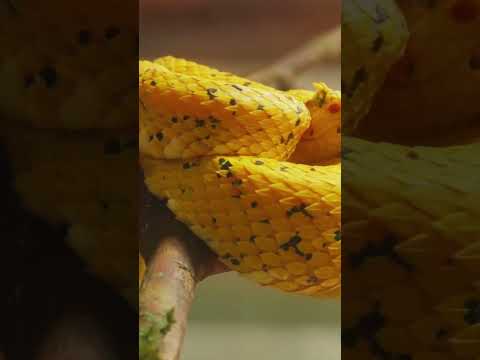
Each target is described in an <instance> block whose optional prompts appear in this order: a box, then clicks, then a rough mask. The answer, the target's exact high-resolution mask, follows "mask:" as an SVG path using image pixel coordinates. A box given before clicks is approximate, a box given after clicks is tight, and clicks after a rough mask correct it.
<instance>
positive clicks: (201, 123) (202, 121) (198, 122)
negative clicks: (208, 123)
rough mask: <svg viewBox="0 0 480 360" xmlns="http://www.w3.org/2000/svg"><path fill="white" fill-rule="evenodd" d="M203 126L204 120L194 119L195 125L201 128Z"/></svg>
mask: <svg viewBox="0 0 480 360" xmlns="http://www.w3.org/2000/svg"><path fill="white" fill-rule="evenodd" d="M204 126H205V120H202V119H196V120H195V127H197V128H201V127H204Z"/></svg>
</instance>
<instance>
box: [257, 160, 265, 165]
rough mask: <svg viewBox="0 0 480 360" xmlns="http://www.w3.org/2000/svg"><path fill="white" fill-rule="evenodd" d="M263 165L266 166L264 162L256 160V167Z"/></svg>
mask: <svg viewBox="0 0 480 360" xmlns="http://www.w3.org/2000/svg"><path fill="white" fill-rule="evenodd" d="M263 164H265V163H264V162H263V161H261V160H255V165H263Z"/></svg>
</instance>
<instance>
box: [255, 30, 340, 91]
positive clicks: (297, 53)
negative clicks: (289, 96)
mask: <svg viewBox="0 0 480 360" xmlns="http://www.w3.org/2000/svg"><path fill="white" fill-rule="evenodd" d="M340 55H341V27H340V26H338V27H336V28H334V29H333V30H330V31H329V32H327V33H323V34H320V35H318V36H316V37H315V38H314V39H312V40H311V41H309V42H307V43H306V44H305V45H303V46H302V47H300V48H298V49H295V50H293V51H292V52H291V53H289V54H287V55H286V56H285V57H283V58H281V59H280V60H279V61H278V62H276V63H274V64H271V65H269V66H267V67H265V68H263V69H260V70H258V71H256V72H254V73H253V74H251V75H250V76H249V77H250V78H251V79H252V80H255V81H258V82H261V83H263V84H265V85H270V86H273V87H276V88H278V89H280V90H288V89H291V88H293V87H294V83H295V78H296V76H298V75H299V74H301V73H303V72H305V71H306V70H308V69H309V68H311V67H312V66H314V65H317V64H320V63H325V62H338V61H339V60H340Z"/></svg>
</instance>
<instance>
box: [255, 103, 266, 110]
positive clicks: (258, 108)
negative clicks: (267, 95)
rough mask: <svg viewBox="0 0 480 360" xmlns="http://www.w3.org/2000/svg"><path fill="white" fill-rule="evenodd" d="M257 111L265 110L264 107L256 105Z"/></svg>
mask: <svg viewBox="0 0 480 360" xmlns="http://www.w3.org/2000/svg"><path fill="white" fill-rule="evenodd" d="M257 110H265V106H263V105H262V104H258V106H257Z"/></svg>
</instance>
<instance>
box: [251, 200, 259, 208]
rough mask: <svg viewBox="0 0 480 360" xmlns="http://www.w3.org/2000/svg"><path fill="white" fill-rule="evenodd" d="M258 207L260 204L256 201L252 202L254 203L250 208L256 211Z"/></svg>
mask: <svg viewBox="0 0 480 360" xmlns="http://www.w3.org/2000/svg"><path fill="white" fill-rule="evenodd" d="M257 206H258V202H256V201H252V203H251V204H250V207H251V208H252V209H255V208H256V207H257Z"/></svg>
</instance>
